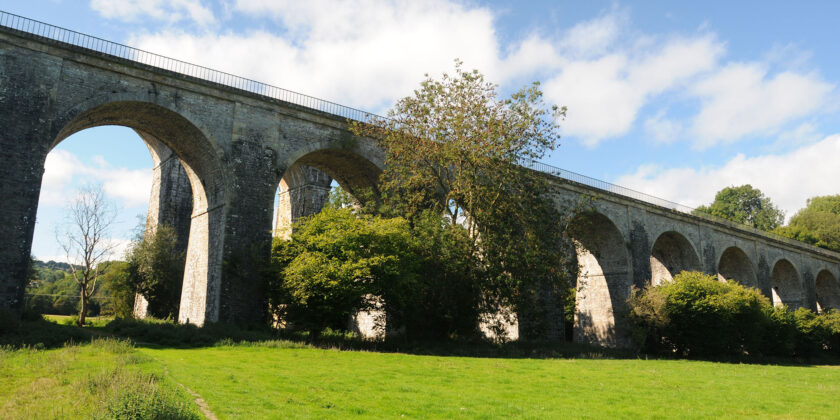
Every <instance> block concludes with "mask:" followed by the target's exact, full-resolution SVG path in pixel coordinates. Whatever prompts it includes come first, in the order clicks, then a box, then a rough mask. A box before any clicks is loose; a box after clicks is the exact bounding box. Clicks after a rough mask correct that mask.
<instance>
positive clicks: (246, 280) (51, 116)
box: [0, 13, 840, 346]
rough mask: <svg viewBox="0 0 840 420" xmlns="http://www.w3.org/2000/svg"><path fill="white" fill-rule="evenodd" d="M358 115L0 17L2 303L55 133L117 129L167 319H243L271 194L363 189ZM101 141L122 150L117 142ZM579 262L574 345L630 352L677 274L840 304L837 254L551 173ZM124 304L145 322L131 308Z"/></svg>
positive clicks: (371, 170)
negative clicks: (145, 178)
mask: <svg viewBox="0 0 840 420" xmlns="http://www.w3.org/2000/svg"><path fill="white" fill-rule="evenodd" d="M365 117H366V114H365V113H363V112H361V111H358V110H353V109H350V108H346V107H342V106H339V105H336V104H332V103H329V102H324V101H319V100H317V99H314V98H309V97H306V96H303V95H297V94H293V93H291V92H288V91H284V90H282V89H278V88H274V87H271V86H267V85H263V84H260V83H257V82H253V81H249V80H245V79H241V78H237V77H235V76H232V75H227V74H224V73H220V72H215V71H213V70H210V69H206V68H201V67H197V66H192V65H189V64H187V63H182V62H179V61H176V60H171V59H167V58H164V57H159V56H156V55H153V54H149V53H145V52H143V51H139V50H134V49H131V48H129V47H125V46H121V45H119V44H113V43H109V42H107V41H103V40H99V39H95V38H91V37H87V36H85V35H83V34H78V33H75V32H72V31H67V30H63V29H61V28H55V27H52V26H49V25H45V24H41V23H38V22H34V21H29V20H26V19H23V18H19V17H17V16H14V15H8V14H5V13H0V127H2V129H0V201H1V202H2V204H0V237H2V238H3V239H4V240H3V242H2V244H1V245H0V309H6V310H12V311H16V312H19V311H20V310H21V309H22V302H23V296H24V286H25V281H26V273H27V266H28V261H29V255H30V251H31V245H32V236H33V230H34V227H35V216H36V212H37V207H38V197H39V192H40V186H41V179H42V176H43V172H44V162H45V159H46V156H47V154H48V153H49V152H50V150H51V149H52V148H54V147H55V146H56V145H57V144H59V143H60V142H61V141H62V140H64V139H65V138H67V137H68V136H70V135H72V134H74V133H76V132H78V131H81V130H84V129H87V128H91V127H96V126H102V125H122V126H126V127H130V128H132V129H134V130H135V131H136V132H137V133H138V134H139V135H140V137H141V138H142V139H143V140H144V141H145V142H146V144H147V146H148V148H149V151H150V152H151V155H152V157H153V160H154V162H155V167H154V187H153V189H152V195H151V199H150V207H149V215H148V219H147V220H148V221H147V229H154V228H155V227H156V226H158V225H159V224H162V223H166V224H169V225H172V226H174V227H175V229H176V231H177V232H178V234H179V237H180V238H181V240H182V244H183V248H184V249H185V250H186V253H187V264H186V267H185V274H184V279H183V285H182V296H181V307H180V314H179V320H180V321H181V322H189V323H194V324H199V325H200V324H203V323H205V322H251V321H258V320H260V319H262V317H263V315H264V310H263V307H262V304H261V302H263V299H262V295H261V291H260V288H259V284H257V282H255V281H254V280H253V278H254V277H253V276H251V275H249V273H250V272H251V269H252V267H251V264H252V262H253V260H254V258H255V257H254V256H255V255H260V254H261V253H262V255H267V252H268V249H267V244H268V243H269V242H270V239H271V235H272V231H273V229H274V227H273V225H272V214H273V209H274V199H275V192H276V191H277V188H278V186H280V188H281V192H280V201H281V203H280V210H279V214H278V215H277V220H279V221H280V222H279V225H280V226H281V229H279V230H280V231H279V232H274V233H275V234H281V235H282V234H284V232H283V229H282V227H283V226H288V225H289V223H290V222H291V221H293V220H294V219H296V218H297V217H300V216H302V215H306V214H311V213H313V212H315V211H318V210H319V209H320V208H321V206H322V205H323V203H324V201H325V199H326V196H327V193H328V191H329V186H330V183H331V182H332V180H335V181H337V182H338V183H339V184H340V185H342V186H343V187H344V188H345V189H347V190H348V191H349V192H350V193H351V194H352V192H353V191H354V190H355V189H358V188H374V189H375V187H376V182H377V178H378V174H379V172H380V171H381V168H382V166H383V164H384V159H383V153H382V151H381V150H380V149H379V148H378V147H377V146H376V144H375V143H374V142H373V141H371V140H369V139H365V138H357V137H355V136H353V135H352V134H351V133H350V132H349V131H348V130H347V120H348V118H349V119H364V118H365ZM114 147H119V145H118V144H115V145H114ZM554 179H555V180H556V183H555V186H556V188H555V191H556V192H555V195H556V201H557V203H558V205H574V204H575V203H579V202H581V200H586V201H588V202H589V203H590V204H589V206H588V208H589V209H588V211H586V212H582V213H580V214H579V215H578V216H576V218H575V220H574V222H573V225H574V226H575V228H574V229H573V231H574V232H575V233H574V237H575V238H574V239H575V240H576V243H577V245H578V261H579V265H580V267H581V270H580V275H579V277H578V280H577V290H578V292H577V313H576V316H575V318H576V328H575V339H576V340H578V341H583V342H591V343H596V344H601V345H607V346H621V345H624V344H626V343H627V340H628V330H627V325H626V321H625V320H623V318H622V317H621V316H619V315H618V314H620V313H621V307H622V306H623V305H624V304H625V301H626V299H627V297H628V295H629V293H630V290H631V287H632V286H636V287H639V288H644V287H647V286H649V285H651V284H658V283H660V282H663V281H668V280H669V279H670V278H671V277H672V276H673V275H674V274H676V273H678V272H679V271H681V270H686V269H695V270H702V271H705V272H708V273H717V274H718V275H719V276H720V277H721V278H727V279H734V280H735V281H738V282H740V283H743V284H746V285H749V286H754V287H757V288H758V289H760V290H761V291H762V292H763V293H764V294H766V295H767V296H768V297H771V298H772V299H773V301H774V303H777V304H787V305H789V306H792V307H799V306H804V307H808V308H811V309H822V308H828V307H834V308H840V286H839V285H838V280H837V279H838V277H839V276H840V254H837V253H834V252H829V251H826V250H823V249H819V248H815V247H812V246H809V245H806V244H803V243H800V242H796V241H791V240H787V239H783V238H779V237H774V236H771V235H767V234H765V233H761V232H758V231H755V230H753V229H750V228H747V227H745V226H740V225H736V224H732V223H728V222H723V221H716V220H712V219H707V218H700V217H697V216H693V215H690V214H686V213H684V212H680V211H677V210H673V209H670V208H667V207H666V206H661V205H656V204H651V203H650V202H647V201H645V200H642V199H637V198H632V197H629V196H626V195H622V194H617V193H614V192H610V191H607V190H605V189H603V188H597V187H593V186H591V185H587V183H586V182H575V181H571V180H569V179H565V178H560V177H555V178H554ZM135 306H136V307H135V310H136V312H138V313H139V314H141V315H142V314H143V313H145V310H146V309H145V302H143V301H142V299H138V302H137V304H136V305H135Z"/></svg>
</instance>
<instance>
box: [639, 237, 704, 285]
mask: <svg viewBox="0 0 840 420" xmlns="http://www.w3.org/2000/svg"><path fill="white" fill-rule="evenodd" d="M700 269H701V267H700V257H698V256H697V251H696V250H695V249H694V245H692V244H691V242H690V241H689V240H688V239H687V238H686V237H685V236H684V235H682V234H681V233H679V232H676V231H673V230H670V231H667V232H665V233H663V234H661V235H659V237H658V238H657V239H656V242H654V243H653V248H652V249H651V251H650V272H651V280H650V284H651V285H652V286H656V285H659V284H662V283H664V282H668V281H671V280H672V279H673V278H674V276H675V275H677V274H679V273H680V272H681V271H688V270H700Z"/></svg>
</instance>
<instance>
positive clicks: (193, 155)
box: [50, 93, 226, 325]
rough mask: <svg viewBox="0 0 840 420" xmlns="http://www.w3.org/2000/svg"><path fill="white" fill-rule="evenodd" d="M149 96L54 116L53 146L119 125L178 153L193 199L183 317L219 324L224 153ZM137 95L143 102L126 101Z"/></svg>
mask: <svg viewBox="0 0 840 420" xmlns="http://www.w3.org/2000/svg"><path fill="white" fill-rule="evenodd" d="M145 96H146V95H132V94H127V93H121V94H114V95H100V96H97V97H94V98H91V99H89V100H87V101H84V102H82V103H79V104H77V105H75V106H74V107H72V108H71V109H69V110H67V111H66V112H64V113H63V114H60V115H59V116H58V117H57V118H56V119H55V120H54V123H53V126H52V130H53V131H52V133H53V137H52V139H53V141H52V144H51V145H50V149H52V148H54V147H55V146H56V145H58V144H59V143H60V142H61V141H63V140H64V139H66V138H67V137H69V136H71V135H72V134H74V133H77V132H79V131H81V130H84V129H88V128H92V127H98V126H104V125H119V126H124V127H129V128H132V129H134V130H135V131H136V132H137V133H138V134H139V135H140V137H141V138H143V139H144V142H146V144H147V146H149V147H150V148H152V145H151V143H153V142H154V141H157V142H160V143H161V144H163V145H165V146H167V147H168V148H169V149H171V150H172V152H174V154H175V155H176V156H177V157H178V159H179V160H180V162H181V164H182V166H183V168H184V171H185V172H186V174H187V179H188V180H189V184H190V187H191V190H192V198H193V208H192V215H191V216H190V222H189V223H190V228H189V239H188V241H187V257H186V266H185V270H184V280H183V285H182V289H181V290H182V293H181V305H180V312H179V316H178V318H179V321H181V322H190V323H194V324H198V325H201V324H204V323H205V322H207V321H210V322H215V321H218V319H219V308H220V306H219V299H220V295H219V293H220V290H221V287H220V286H221V259H222V255H223V249H222V247H223V243H224V240H223V235H224V224H225V221H224V209H223V206H222V204H223V203H224V197H225V191H226V187H225V185H224V179H225V178H224V176H222V175H221V174H222V173H223V168H222V167H223V164H222V159H221V158H220V156H221V155H220V154H218V153H217V152H216V147H214V145H213V143H212V142H211V141H210V139H209V138H208V136H206V135H205V132H204V131H203V130H201V129H199V128H198V127H197V126H196V125H195V124H193V122H192V121H190V120H189V119H187V118H186V117H185V116H183V115H182V114H181V113H179V112H177V111H174V110H172V109H169V108H167V107H164V106H162V105H160V104H158V103H154V102H150V101H146V100H144V99H146V98H145ZM136 97H139V98H140V99H141V100H123V99H130V98H135V99H136ZM115 98H117V99H119V100H114V99H115Z"/></svg>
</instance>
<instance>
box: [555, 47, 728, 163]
mask: <svg viewBox="0 0 840 420" xmlns="http://www.w3.org/2000/svg"><path fill="white" fill-rule="evenodd" d="M723 51H724V47H723V44H722V43H720V42H719V41H717V40H716V39H715V37H713V36H710V35H704V36H700V37H696V38H676V39H671V40H669V41H667V42H664V43H663V44H661V45H656V46H649V47H647V48H644V49H643V50H642V51H635V50H624V51H618V52H613V53H610V54H607V55H603V56H601V57H598V58H595V59H587V60H577V61H571V62H568V63H567V64H565V65H564V66H563V67H562V68H561V69H560V70H559V74H558V75H557V76H556V77H554V78H551V79H549V80H548V82H546V84H545V92H546V97H548V98H549V99H550V100H552V101H553V102H556V103H562V104H563V105H566V106H568V108H569V111H568V116H567V118H566V121H565V123H564V124H563V129H564V131H565V133H566V134H568V135H572V136H578V137H581V138H583V139H584V142H585V143H586V144H588V145H591V146H594V145H597V144H598V143H600V142H601V141H603V140H604V139H607V138H611V137H617V136H620V135H623V134H625V133H627V132H628V131H629V130H630V128H631V127H632V126H633V123H634V122H635V121H636V119H637V117H638V114H639V111H640V110H641V108H642V107H643V106H644V105H645V104H647V103H648V102H649V101H650V99H651V98H652V97H653V96H655V95H659V94H661V93H663V92H665V91H667V90H669V89H673V88H675V87H677V86H681V84H682V83H683V82H685V81H687V80H688V79H690V78H691V77H693V76H696V75H698V74H700V73H702V72H705V71H708V70H711V69H712V68H714V66H715V65H716V64H717V62H718V60H719V58H720V57H721V55H722V54H723Z"/></svg>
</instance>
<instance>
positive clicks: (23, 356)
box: [0, 339, 200, 419]
mask: <svg viewBox="0 0 840 420" xmlns="http://www.w3.org/2000/svg"><path fill="white" fill-rule="evenodd" d="M0 418H3V419H92V418H93V419H138V418H143V419H198V418H200V416H199V415H198V410H197V408H196V407H195V406H194V405H193V404H192V402H191V400H190V398H189V397H188V396H187V395H186V394H185V393H184V391H182V390H180V389H179V388H177V387H176V386H175V385H174V383H172V382H171V381H169V380H168V379H166V377H165V374H164V371H163V368H162V365H161V364H160V363H159V362H157V361H155V360H153V359H151V358H149V357H148V356H146V355H143V354H141V353H138V352H137V350H135V349H134V347H133V346H132V345H131V344H130V343H129V342H127V341H124V340H116V339H94V340H92V341H91V342H89V343H87V344H81V345H69V346H65V347H63V348H57V349H51V350H42V349H32V348H22V349H16V350H12V349H9V348H3V349H0Z"/></svg>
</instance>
